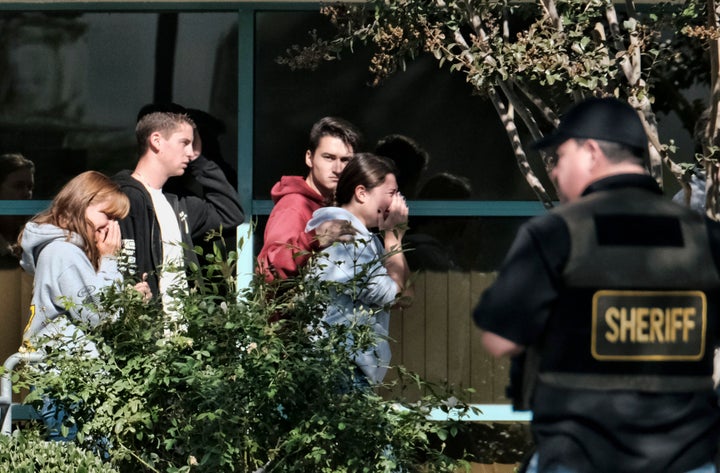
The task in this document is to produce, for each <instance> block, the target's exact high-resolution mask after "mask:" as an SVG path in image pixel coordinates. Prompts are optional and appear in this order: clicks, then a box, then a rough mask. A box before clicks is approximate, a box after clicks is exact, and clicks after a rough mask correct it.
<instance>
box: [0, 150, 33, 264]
mask: <svg viewBox="0 0 720 473" xmlns="http://www.w3.org/2000/svg"><path fill="white" fill-rule="evenodd" d="M34 186H35V164H34V163H33V162H32V161H30V160H29V159H27V158H25V157H24V156H23V155H22V154H19V153H6V154H0V200H28V199H32V194H33V188H34ZM25 220H26V219H25V217H23V216H18V215H0V267H2V268H17V266H18V261H19V260H18V258H19V256H20V255H19V248H18V246H17V241H16V240H17V236H18V233H19V232H20V229H21V228H22V226H23V224H24V223H25Z"/></svg>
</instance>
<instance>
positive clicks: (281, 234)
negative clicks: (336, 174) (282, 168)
mask: <svg viewBox="0 0 720 473" xmlns="http://www.w3.org/2000/svg"><path fill="white" fill-rule="evenodd" d="M270 196H271V197H272V200H273V202H274V204H275V205H274V207H273V209H272V212H270V217H269V218H268V221H267V225H266V226H265V237H264V244H263V247H262V249H261V250H260V254H259V255H258V268H259V270H260V271H261V272H263V273H264V274H265V279H266V280H267V281H272V280H273V279H275V278H280V279H287V278H289V277H293V276H297V274H298V268H299V267H300V266H302V265H303V264H305V262H306V261H307V259H308V258H309V256H310V252H311V251H313V250H315V249H317V245H316V243H315V232H314V231H311V232H309V233H306V232H305V225H306V224H307V222H308V220H310V217H312V214H313V212H314V211H315V210H317V209H319V208H321V207H323V206H324V205H327V204H326V202H325V198H324V197H323V196H322V195H321V194H319V193H318V192H316V191H315V190H313V189H312V188H311V187H310V186H308V184H307V182H305V178H303V177H300V176H283V177H282V178H281V179H280V181H279V182H277V183H276V184H275V185H274V186H273V188H272V189H271V191H270Z"/></svg>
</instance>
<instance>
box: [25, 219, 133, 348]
mask: <svg viewBox="0 0 720 473" xmlns="http://www.w3.org/2000/svg"><path fill="white" fill-rule="evenodd" d="M21 246H22V250H23V254H22V259H21V261H20V265H21V266H22V268H23V269H24V270H25V271H27V272H28V273H29V274H31V275H33V277H34V283H33V297H32V303H31V306H30V320H29V321H28V323H27V326H26V327H25V333H24V334H23V344H24V345H26V346H30V347H32V346H33V345H35V344H36V343H37V341H38V339H40V338H41V337H44V336H48V335H50V336H58V337H59V340H58V343H59V344H61V345H62V344H64V343H68V342H69V340H70V339H71V338H72V337H73V334H75V336H76V337H77V336H80V337H81V336H82V334H81V333H80V332H79V331H78V330H77V328H76V327H75V325H74V324H73V322H75V321H82V322H84V323H87V324H89V325H90V326H93V327H94V326H96V325H97V324H99V323H100V321H101V320H102V318H103V315H102V314H98V313H97V312H95V311H94V310H92V309H91V308H89V307H87V306H86V305H87V304H88V303H91V302H93V301H95V300H96V299H97V296H98V295H99V291H100V290H101V289H104V288H106V287H108V286H110V285H111V284H113V282H115V281H120V280H121V274H120V272H119V271H118V266H117V260H116V258H115V257H114V256H104V257H103V258H102V261H101V263H100V270H99V271H95V268H93V265H92V264H91V263H90V260H89V259H88V257H87V256H86V255H85V252H84V251H83V241H82V238H80V236H79V235H77V234H75V233H70V232H68V231H67V230H63V229H62V228H59V227H56V226H55V225H50V224H37V223H34V222H30V223H28V224H27V225H26V226H25V231H24V232H23V236H22V244H21ZM68 304H69V305H70V307H68ZM76 332H77V333H76ZM80 340H82V338H80ZM35 348H37V347H35ZM86 349H87V350H88V351H89V352H91V353H92V352H94V351H95V350H94V346H93V345H92V344H86Z"/></svg>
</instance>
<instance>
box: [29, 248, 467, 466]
mask: <svg viewBox="0 0 720 473" xmlns="http://www.w3.org/2000/svg"><path fill="white" fill-rule="evenodd" d="M236 257H237V255H236V253H234V252H231V253H230V254H229V256H228V257H227V258H224V257H223V256H222V255H221V254H220V252H219V251H218V250H215V252H214V253H212V254H209V255H205V258H206V261H207V262H206V264H204V265H203V267H201V268H197V277H195V278H194V279H193V283H192V289H191V290H190V292H189V293H188V294H185V293H177V294H175V297H176V299H177V300H179V301H181V302H182V304H181V307H180V308H179V309H178V319H177V320H174V321H173V320H168V317H167V316H166V315H165V314H164V313H163V311H162V309H161V308H160V307H158V306H157V305H155V304H148V303H145V302H143V301H142V300H141V298H140V296H139V295H138V294H137V293H136V292H135V291H133V290H131V289H130V288H125V289H122V290H110V291H108V292H107V293H106V294H105V296H104V301H103V308H104V310H105V311H107V312H108V313H112V314H115V317H113V318H112V320H108V321H107V322H106V323H104V324H102V325H101V326H100V327H98V328H96V329H95V330H92V331H90V330H84V331H83V332H84V335H82V336H84V337H90V338H91V339H92V340H93V341H94V343H95V344H96V345H97V347H98V351H99V356H98V357H97V358H87V357H84V356H82V354H81V353H80V352H79V348H74V346H75V345H78V346H82V345H83V344H82V343H77V344H68V345H67V346H66V347H65V349H63V350H55V351H53V352H52V353H49V354H48V357H47V359H46V361H45V367H44V369H42V370H34V369H32V370H26V371H25V372H24V378H23V379H24V381H23V382H21V383H18V384H17V386H19V387H22V386H25V387H27V386H29V385H33V386H35V388H36V389H35V390H34V391H33V392H32V393H31V394H30V396H29V401H32V402H39V401H40V399H41V396H43V395H48V396H50V397H52V398H53V399H55V400H58V401H57V402H58V403H59V404H60V405H61V407H62V408H63V409H64V410H65V411H66V412H67V413H69V417H70V418H71V419H72V420H74V422H76V423H77V425H78V426H79V433H78V437H77V440H76V441H77V442H78V443H79V444H80V445H81V446H84V447H86V448H94V449H97V448H98V445H103V446H105V447H107V451H106V452H105V455H106V456H107V457H108V459H109V461H110V462H111V464H112V465H113V466H115V467H116V468H117V469H118V470H119V471H120V472H132V473H136V472H141V471H152V472H167V473H175V472H178V473H180V472H189V471H193V472H195V471H197V472H213V473H217V472H235V471H237V472H254V471H265V472H273V471H274V472H309V471H312V472H343V471H347V472H375V471H399V470H400V469H402V470H403V471H412V470H414V469H416V467H417V466H418V465H420V464H422V465H423V467H424V468H426V469H427V470H428V471H453V470H454V469H455V466H456V463H457V461H456V460H454V459H452V458H450V457H448V456H446V455H445V454H444V453H443V448H444V442H441V443H440V444H439V445H438V444H437V442H435V440H436V439H438V438H439V439H442V440H443V441H444V440H445V439H447V438H448V437H449V436H452V435H454V434H456V433H457V432H458V430H459V429H461V428H462V423H459V422H456V421H448V422H437V421H429V420H427V418H426V415H427V413H428V412H429V410H430V409H432V408H440V409H445V410H447V409H448V408H449V406H451V407H455V408H463V406H462V404H457V405H455V404H456V399H457V398H456V397H454V395H453V393H451V392H449V391H447V390H445V389H443V388H440V387H437V386H430V385H428V384H427V383H425V382H424V381H422V380H420V379H419V378H418V377H417V376H415V375H412V374H407V373H405V371H404V370H402V369H399V370H398V371H399V372H400V374H401V375H400V376H399V380H398V382H400V383H410V382H411V383H415V384H417V385H420V387H421V388H422V389H424V390H425V391H426V392H429V393H430V394H428V395H427V396H426V397H424V398H423V399H421V400H420V401H416V402H412V403H410V402H403V401H402V400H395V401H387V400H384V399H383V398H382V397H380V396H379V395H378V394H377V393H376V392H375V391H374V390H371V389H354V388H353V387H352V380H353V376H354V364H353V362H352V360H351V359H350V356H349V354H348V352H349V350H348V349H347V347H346V346H345V345H346V343H347V340H348V339H349V338H352V339H354V340H355V343H356V344H362V343H372V340H373V338H372V337H373V334H372V333H371V331H370V329H369V328H368V327H364V326H357V327H344V326H333V327H325V330H324V332H323V333H324V335H323V336H319V334H320V321H319V320H320V316H321V315H322V314H323V311H324V308H325V307H326V305H327V303H328V297H329V296H328V288H327V287H326V285H325V284H324V283H321V282H320V281H317V280H314V279H312V278H310V277H305V276H301V277H299V278H298V279H294V280H286V281H281V282H278V283H276V284H273V285H269V284H267V283H265V282H264V281H263V280H262V278H258V279H257V280H256V281H254V282H253V284H252V285H251V287H249V288H247V289H244V290H242V291H238V290H237V289H236V288H235V283H234V278H233V274H234V270H235V264H236ZM78 336H81V335H78ZM58 373H59V374H58ZM448 400H451V402H448ZM98 439H101V441H100V442H99V441H98ZM431 440H432V441H431Z"/></svg>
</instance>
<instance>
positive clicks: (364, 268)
mask: <svg viewBox="0 0 720 473" xmlns="http://www.w3.org/2000/svg"><path fill="white" fill-rule="evenodd" d="M335 204H336V205H337V207H324V208H321V209H318V210H316V211H315V212H314V213H313V217H312V219H310V221H309V222H308V224H307V227H306V228H305V231H311V230H315V232H316V235H317V237H318V239H319V240H320V241H321V242H323V241H324V238H326V237H327V236H328V235H333V236H332V237H331V238H330V239H331V240H338V241H335V242H334V243H332V244H331V245H330V246H327V247H326V248H325V249H323V250H321V252H320V253H319V254H318V255H317V256H316V258H315V261H314V262H313V263H312V267H311V270H310V271H311V273H313V274H315V275H317V276H319V277H320V279H322V280H327V281H334V282H339V283H348V284H343V285H336V286H332V289H331V290H332V291H333V294H332V298H333V300H332V303H331V305H330V306H329V307H328V309H327V311H326V313H325V315H324V317H323V320H324V322H326V323H328V324H347V325H350V324H366V325H371V326H372V327H373V329H374V331H375V333H376V335H377V345H376V346H375V347H371V348H369V349H368V350H365V351H360V350H358V351H355V352H354V353H353V359H354V360H355V363H356V364H357V366H358V369H359V370H360V371H361V372H362V373H363V374H364V375H365V377H367V380H368V381H369V382H370V383H373V384H374V383H379V382H381V381H382V380H383V378H384V377H385V373H386V372H387V368H388V364H389V362H390V345H389V343H388V339H387V337H388V328H389V324H390V313H389V312H388V310H389V308H390V307H391V306H392V305H393V304H396V303H398V302H399V301H400V296H403V299H402V300H406V297H409V296H410V295H411V294H410V289H409V287H408V278H409V275H410V270H409V268H408V264H407V261H406V259H405V256H404V255H403V253H402V251H401V249H402V239H403V236H404V235H405V230H406V229H407V219H408V207H407V204H406V203H405V199H404V197H403V196H402V195H401V194H400V193H399V192H398V186H397V180H396V178H395V169H394V166H393V164H392V162H391V161H390V160H388V159H386V158H382V157H379V156H375V155H373V154H369V153H360V154H356V155H355V156H354V157H353V159H352V160H351V161H350V163H349V164H348V165H347V167H346V168H345V170H343V172H342V174H341V176H340V179H339V181H338V184H337V188H336V191H335ZM338 228H340V231H338ZM370 229H377V230H379V231H380V232H383V239H382V240H381V239H380V238H379V237H378V235H376V234H374V233H372V232H371V230H370ZM338 233H339V234H340V236H339V238H338V237H337V235H338ZM358 279H359V280H358Z"/></svg>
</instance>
